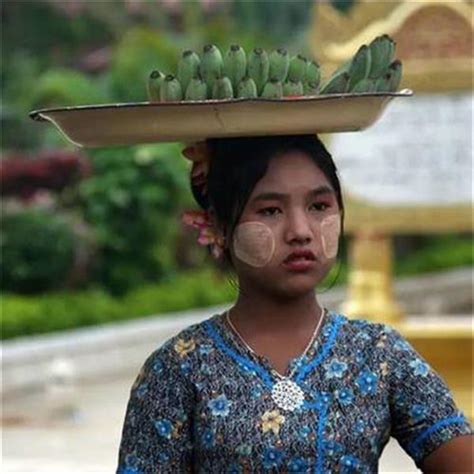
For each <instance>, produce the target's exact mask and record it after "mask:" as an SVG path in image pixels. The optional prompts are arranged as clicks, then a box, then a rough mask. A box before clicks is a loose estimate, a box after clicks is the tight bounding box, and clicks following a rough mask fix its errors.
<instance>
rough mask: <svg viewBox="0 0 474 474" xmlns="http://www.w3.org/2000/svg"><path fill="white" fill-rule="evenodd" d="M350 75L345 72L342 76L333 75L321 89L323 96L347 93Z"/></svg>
mask: <svg viewBox="0 0 474 474" xmlns="http://www.w3.org/2000/svg"><path fill="white" fill-rule="evenodd" d="M349 78H350V76H349V73H348V72H343V73H341V74H337V75H333V76H331V77H330V78H329V80H328V81H326V83H325V84H323V86H322V87H321V91H320V93H321V94H342V93H344V92H347V88H348V85H349Z"/></svg>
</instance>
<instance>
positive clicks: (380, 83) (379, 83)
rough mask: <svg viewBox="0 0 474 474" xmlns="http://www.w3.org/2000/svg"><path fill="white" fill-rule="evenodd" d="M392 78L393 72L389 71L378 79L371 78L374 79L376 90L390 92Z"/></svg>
mask: <svg viewBox="0 0 474 474" xmlns="http://www.w3.org/2000/svg"><path fill="white" fill-rule="evenodd" d="M391 78H392V73H391V72H387V73H386V74H384V75H383V76H380V77H379V78H378V79H370V80H371V81H374V83H375V85H374V92H388V91H389V89H390V80H391Z"/></svg>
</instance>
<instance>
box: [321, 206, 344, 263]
mask: <svg viewBox="0 0 474 474" xmlns="http://www.w3.org/2000/svg"><path fill="white" fill-rule="evenodd" d="M340 233H341V216H340V215H339V214H333V215H331V216H328V217H325V218H324V219H323V220H322V221H321V243H322V248H323V252H324V255H325V256H326V258H334V257H335V256H336V255H337V250H338V246H339V234H340Z"/></svg>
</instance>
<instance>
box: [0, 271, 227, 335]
mask: <svg viewBox="0 0 474 474" xmlns="http://www.w3.org/2000/svg"><path fill="white" fill-rule="evenodd" d="M234 297H235V290H233V289H232V287H231V286H230V285H229V284H228V282H227V281H226V280H225V279H224V278H221V277H218V276H216V274H215V273H214V272H213V271H212V270H201V271H199V272H188V273H186V274H183V275H180V276H176V277H175V278H172V279H170V280H169V281H167V282H166V283H162V284H155V285H146V286H143V287H141V288H140V289H137V290H135V291H132V292H130V293H129V294H127V295H126V296H125V297H123V298H113V297H111V296H110V295H108V294H107V293H105V292H103V291H101V290H89V291H82V292H74V293H71V292H62V293H54V294H44V295H41V296H39V297H31V296H20V295H13V294H5V295H3V297H2V300H1V306H2V320H3V321H2V338H3V339H10V338H13V337H18V336H27V335H33V334H41V333H49V332H54V331H61V330H65V329H70V328H78V327H84V326H92V325H96V324H102V323H106V322H114V321H118V320H126V319H133V318H141V317H146V316H150V315H156V314H162V313H168V312H173V311H182V310H186V309H190V308H198V307H206V306H211V305H217V304H221V303H225V302H227V301H231V300H232V299H233V298H234Z"/></svg>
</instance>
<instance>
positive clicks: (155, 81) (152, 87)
mask: <svg viewBox="0 0 474 474" xmlns="http://www.w3.org/2000/svg"><path fill="white" fill-rule="evenodd" d="M164 78H165V75H164V74H163V73H162V72H160V71H157V70H154V71H152V72H151V73H150V75H149V76H148V82H147V90H148V98H149V99H150V101H152V102H153V101H159V100H160V88H161V83H162V82H163V79H164Z"/></svg>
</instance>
